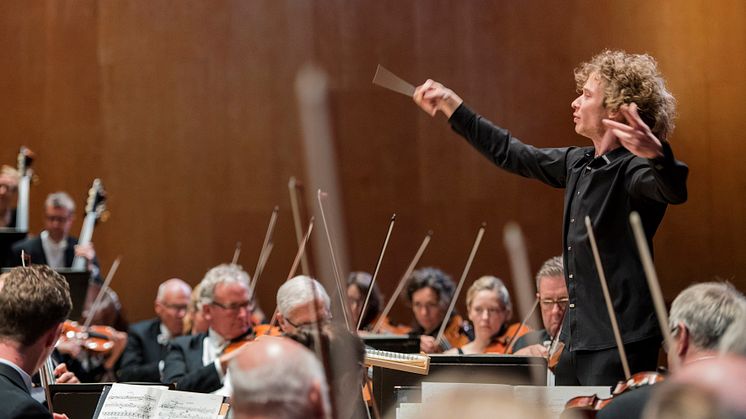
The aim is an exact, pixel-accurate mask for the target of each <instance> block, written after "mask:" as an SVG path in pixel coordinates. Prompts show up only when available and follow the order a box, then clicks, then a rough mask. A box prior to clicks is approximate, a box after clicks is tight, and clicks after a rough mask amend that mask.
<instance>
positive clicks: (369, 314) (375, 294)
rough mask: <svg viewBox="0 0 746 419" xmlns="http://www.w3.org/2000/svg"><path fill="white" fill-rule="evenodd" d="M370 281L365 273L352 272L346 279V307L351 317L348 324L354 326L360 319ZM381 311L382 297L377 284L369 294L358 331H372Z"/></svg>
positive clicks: (369, 277)
mask: <svg viewBox="0 0 746 419" xmlns="http://www.w3.org/2000/svg"><path fill="white" fill-rule="evenodd" d="M372 280H373V278H372V277H371V276H370V274H369V273H367V272H352V273H350V275H349V276H348V277H347V307H348V308H349V313H350V315H351V317H350V323H351V324H354V325H355V326H357V323H358V321H359V319H360V310H362V309H363V304H365V297H366V296H367V295H368V290H370V284H371V282H372ZM382 309H383V295H382V294H381V290H380V289H379V288H378V284H373V291H372V292H371V293H370V299H369V300H368V305H367V307H366V309H365V314H364V315H363V321H362V323H360V330H366V331H370V330H371V329H373V326H375V324H376V322H377V321H378V316H379V315H380V314H381V310H382Z"/></svg>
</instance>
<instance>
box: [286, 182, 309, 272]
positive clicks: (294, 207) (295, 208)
mask: <svg viewBox="0 0 746 419" xmlns="http://www.w3.org/2000/svg"><path fill="white" fill-rule="evenodd" d="M299 187H300V184H299V182H298V181H296V180H295V176H291V177H290V180H289V181H288V192H289V193H290V209H291V211H292V213H293V225H294V226H295V241H296V242H297V243H298V246H300V242H301V240H303V230H302V225H301V221H300V219H301V217H300V205H299V203H298V193H299V189H298V188H299ZM301 268H302V269H301V272H303V275H309V276H310V275H311V270H310V269H309V267H308V258H307V257H306V255H305V254H304V255H303V257H302V258H301Z"/></svg>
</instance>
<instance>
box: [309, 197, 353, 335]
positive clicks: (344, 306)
mask: <svg viewBox="0 0 746 419" xmlns="http://www.w3.org/2000/svg"><path fill="white" fill-rule="evenodd" d="M316 196H317V198H318V201H319V210H320V211H321V221H322V223H323V224H324V231H325V232H326V240H327V242H328V243H329V253H330V254H331V259H332V271H333V273H334V280H335V281H334V282H335V283H336V285H337V294H338V295H339V301H340V303H341V304H342V315H343V316H344V320H345V325H346V326H347V330H349V331H352V329H351V326H350V320H349V316H348V314H347V301H346V299H345V298H344V294H343V293H342V276H341V275H340V273H339V267H338V265H337V258H336V256H335V255H334V245H332V236H331V234H330V233H329V225H328V224H327V222H326V215H325V214H324V204H323V200H324V198H326V197H327V194H326V193H325V192H322V191H321V189H319V190H318V191H317V193H316Z"/></svg>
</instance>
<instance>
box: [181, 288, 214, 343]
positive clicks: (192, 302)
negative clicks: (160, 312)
mask: <svg viewBox="0 0 746 419" xmlns="http://www.w3.org/2000/svg"><path fill="white" fill-rule="evenodd" d="M199 292H200V286H199V284H197V286H195V287H194V289H193V290H192V296H191V297H190V298H189V311H188V312H187V315H186V316H185V317H184V334H185V335H186V334H190V335H198V334H200V333H205V332H207V329H208V328H209V325H208V324H207V319H205V312H204V310H202V304H200V303H199Z"/></svg>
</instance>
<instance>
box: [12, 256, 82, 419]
mask: <svg viewBox="0 0 746 419" xmlns="http://www.w3.org/2000/svg"><path fill="white" fill-rule="evenodd" d="M71 309H72V301H71V300H70V290H69V288H68V285H67V282H66V281H65V279H64V278H62V276H60V275H59V274H58V273H56V272H54V271H53V270H51V269H49V268H48V267H46V266H41V265H33V266H29V267H18V268H14V269H13V270H11V271H10V274H9V275H3V276H1V277H0V400H2V413H0V415H1V416H2V417H3V418H50V417H52V416H51V415H50V414H49V411H48V410H47V409H46V407H44V406H43V405H42V404H40V403H39V402H37V401H36V400H34V399H33V398H32V397H31V376H33V375H34V374H35V373H36V372H37V371H39V368H40V367H41V366H42V364H43V363H44V362H45V361H46V360H47V358H49V355H50V354H51V352H52V349H54V345H55V343H56V342H57V338H58V337H59V336H60V333H61V332H62V323H63V322H64V321H65V319H67V316H68V315H69V314H70V310H71ZM54 417H55V418H66V417H67V416H65V415H58V414H55V415H54Z"/></svg>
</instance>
